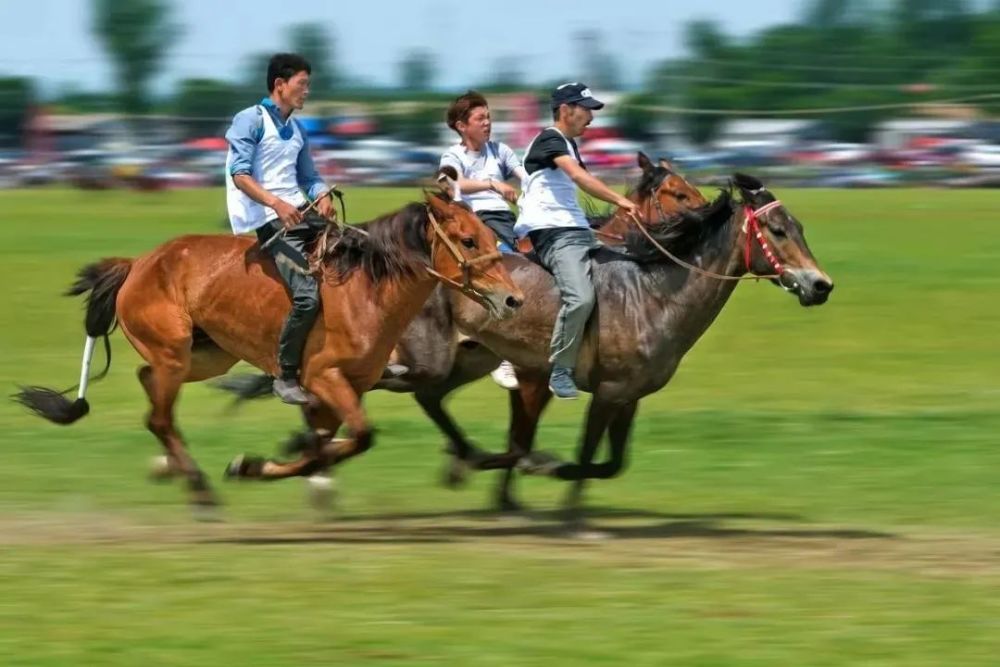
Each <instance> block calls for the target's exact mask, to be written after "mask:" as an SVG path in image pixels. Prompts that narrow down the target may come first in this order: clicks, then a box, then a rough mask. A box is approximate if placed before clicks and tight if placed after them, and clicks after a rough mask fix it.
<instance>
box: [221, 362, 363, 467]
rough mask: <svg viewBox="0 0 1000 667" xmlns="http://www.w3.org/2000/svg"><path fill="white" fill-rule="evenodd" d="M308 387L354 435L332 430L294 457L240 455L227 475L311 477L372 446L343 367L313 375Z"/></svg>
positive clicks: (357, 398)
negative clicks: (343, 435)
mask: <svg viewBox="0 0 1000 667" xmlns="http://www.w3.org/2000/svg"><path fill="white" fill-rule="evenodd" d="M307 388H308V389H309V391H310V392H312V394H313V395H314V396H316V398H318V399H319V400H320V402H321V403H323V404H324V405H325V406H326V407H327V408H329V409H330V410H331V411H332V413H333V414H334V415H336V417H337V419H339V420H340V421H341V422H343V423H344V424H345V425H346V426H347V428H348V430H349V431H350V434H351V437H349V438H340V439H338V438H333V437H332V435H333V433H331V438H330V439H329V440H327V441H323V442H320V444H317V445H316V446H314V447H307V448H306V450H305V451H303V452H302V455H301V456H300V457H299V458H298V459H297V460H295V461H287V462H283V461H275V460H273V459H264V458H260V457H252V456H245V455H241V456H238V457H237V458H236V459H234V460H233V461H232V462H231V463H230V464H229V466H228V467H227V469H226V476H227V477H239V478H244V479H259V480H275V479H285V478H287V477H309V476H312V475H314V474H316V473H317V472H321V471H323V470H325V469H326V468H328V467H330V466H333V465H336V464H338V463H340V462H342V461H345V460H347V459H349V458H352V457H354V456H357V455H358V454H360V453H362V452H365V451H367V450H368V449H370V448H371V447H372V445H373V444H374V433H373V430H372V428H371V426H370V425H369V424H368V420H367V418H366V417H365V413H364V410H363V409H362V407H361V400H360V398H359V397H358V394H357V393H356V392H355V391H354V387H352V386H351V384H350V383H349V382H348V381H347V379H346V378H344V376H343V375H342V374H341V372H340V369H337V368H329V369H327V370H326V371H324V372H323V373H321V374H319V375H317V376H316V377H315V378H314V379H312V380H311V381H310V382H309V386H308V387H307Z"/></svg>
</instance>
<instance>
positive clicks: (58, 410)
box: [15, 182, 523, 507]
mask: <svg viewBox="0 0 1000 667" xmlns="http://www.w3.org/2000/svg"><path fill="white" fill-rule="evenodd" d="M452 185H453V184H452V183H450V182H449V183H448V184H446V187H445V188H444V189H443V191H442V192H425V196H424V201H423V202H414V203H410V204H408V205H407V206H405V207H403V208H402V209H400V210H398V211H395V212H393V213H390V214H387V215H384V216H382V217H380V218H378V219H376V220H373V221H371V222H369V223H365V224H362V225H359V227H360V228H361V230H360V231H358V230H357V229H352V228H344V229H342V230H341V231H340V232H339V233H329V234H328V238H327V239H326V240H325V243H324V244H323V246H322V247H321V248H320V250H319V255H320V257H319V268H320V270H321V272H322V281H321V288H320V292H321V299H322V303H323V309H322V316H321V317H319V318H317V322H316V324H315V325H314V327H313V329H312V331H311V332H310V335H309V337H308V340H307V342H306V347H305V351H304V355H303V365H302V372H301V379H302V384H303V386H304V387H305V388H306V389H308V390H309V392H310V393H311V394H312V396H313V399H312V401H311V403H310V404H309V405H308V406H305V407H304V412H305V416H306V421H307V423H308V425H309V427H310V429H311V430H312V433H314V434H315V435H316V437H315V438H314V439H313V441H312V442H313V445H314V446H313V448H312V449H311V451H310V452H309V456H308V460H306V461H302V462H299V463H298V464H297V465H296V464H295V463H291V464H286V463H281V462H277V461H267V460H264V459H259V458H255V457H246V456H243V457H238V458H237V459H236V460H234V462H233V463H231V464H230V465H229V466H228V467H227V470H226V474H227V476H229V477H240V478H250V479H278V478H282V477H288V476H292V475H308V474H309V473H310V471H311V470H312V469H314V468H319V467H324V466H329V465H332V464H334V463H339V462H341V461H343V460H346V459H348V458H350V457H352V456H355V455H357V454H360V453H362V452H364V451H366V450H367V449H369V448H371V447H372V445H373V444H374V440H373V431H372V428H371V426H370V424H369V422H368V419H367V417H366V415H365V413H364V410H363V409H362V407H361V401H360V396H361V394H363V393H364V392H366V391H368V390H369V389H371V388H372V386H374V385H375V383H376V382H377V381H378V380H379V378H380V377H381V374H382V371H383V369H384V367H385V365H386V362H387V360H388V358H389V355H390V352H391V351H392V349H393V347H394V346H395V344H396V342H397V340H398V339H399V336H400V335H401V334H402V332H403V331H404V329H405V328H406V326H407V325H408V324H409V322H410V321H411V320H412V319H413V317H414V316H415V315H416V314H417V313H418V312H419V310H420V308H421V307H422V305H423V303H424V302H425V301H426V300H427V298H428V296H430V294H431V292H432V291H433V290H434V287H435V286H436V285H437V284H438V283H443V284H444V285H446V286H447V287H449V288H452V289H455V290H456V291H457V292H458V293H460V294H462V295H463V297H469V298H472V299H474V300H475V301H477V302H478V303H479V304H480V305H481V306H482V307H483V308H484V312H485V313H489V315H488V318H494V317H495V318H497V319H503V318H506V317H510V316H511V315H512V314H513V312H514V311H515V310H516V309H517V308H519V307H520V306H521V303H522V301H523V295H522V293H521V291H520V289H519V288H517V287H516V286H515V285H514V284H513V283H512V282H511V280H510V276H509V275H508V273H507V270H506V268H505V267H504V266H503V264H502V263H501V261H500V259H501V256H500V254H499V253H498V252H496V237H495V236H494V234H493V232H492V231H490V230H489V228H487V227H486V226H485V225H484V224H483V223H482V222H481V221H480V220H479V219H478V218H477V217H476V216H475V214H473V213H472V211H471V210H470V209H469V208H468V207H467V206H465V205H463V204H459V203H456V202H453V201H452V200H451V197H450V196H449V187H450V186H452ZM331 230H332V227H331V228H328V232H330V231H331ZM67 294H68V295H72V296H78V295H84V294H85V295H87V310H86V322H85V328H86V333H87V339H86V344H85V349H84V360H83V369H82V371H81V383H80V385H79V391H78V395H77V399H76V400H75V401H72V402H71V401H70V400H68V399H67V398H66V397H65V396H64V394H66V393H69V392H70V391H72V389H76V387H73V388H72V389H69V390H66V391H65V392H56V391H53V390H51V389H45V388H43V387H27V388H22V390H21V391H20V393H18V394H17V395H16V396H15V399H16V400H17V401H19V402H20V403H22V404H23V405H25V406H26V407H27V408H29V409H30V410H32V411H34V412H35V413H37V414H39V415H40V416H42V417H44V418H46V419H48V420H50V421H52V422H55V423H58V424H71V423H74V422H76V421H77V420H79V419H80V418H81V417H83V416H85V415H86V414H87V413H88V412H89V411H90V406H89V404H88V402H87V400H86V398H85V393H86V389H87V385H88V373H89V368H90V363H91V358H92V355H93V350H94V345H95V341H96V340H97V339H99V338H102V337H103V338H104V344H105V347H106V350H107V354H108V359H107V367H106V368H105V369H104V373H102V374H101V375H100V376H98V378H95V379H99V378H100V377H103V376H104V374H106V373H107V371H108V367H110V364H111V357H110V346H109V343H108V336H109V335H110V334H111V332H112V331H113V329H114V326H115V323H116V321H117V324H118V325H120V327H121V329H122V332H123V333H124V334H125V337H126V338H127V339H128V341H129V342H130V343H131V344H132V347H134V348H135V350H136V351H137V352H138V353H139V355H140V356H141V357H142V358H143V359H144V360H145V362H146V365H144V366H142V367H141V368H140V369H139V372H138V376H139V382H140V384H141V385H142V387H143V389H144V390H145V392H146V394H147V396H148V397H149V401H150V403H151V406H152V408H151V412H150V414H149V417H148V420H147V426H148V428H149V430H150V431H151V432H152V433H153V434H154V435H155V436H156V438H157V439H158V440H159V441H160V443H161V444H162V445H163V447H164V449H165V450H166V453H167V462H168V466H169V468H170V472H172V473H174V474H179V475H182V476H184V477H185V478H186V479H187V482H188V487H189V490H190V500H191V502H192V503H193V504H194V505H195V506H196V507H211V506H214V505H216V504H217V502H218V501H217V499H216V496H215V494H214V492H213V490H212V488H211V486H210V485H209V483H208V481H207V479H206V477H205V475H204V473H203V472H202V471H201V469H200V468H199V466H198V464H197V463H196V462H195V460H194V458H193V457H192V456H191V455H190V453H189V452H188V450H187V448H186V446H185V443H184V441H183V439H182V438H181V435H180V433H179V431H178V430H177V427H176V423H175V419H174V414H173V411H174V404H175V402H176V400H177V397H178V393H179V391H180V388H181V385H182V384H184V383H186V382H198V381H201V380H205V379H208V378H211V377H215V376H218V375H221V374H224V373H226V372H227V371H228V370H229V369H230V368H232V366H233V365H234V364H236V363H237V361H239V360H244V361H247V362H249V363H251V364H253V365H254V366H256V367H257V368H259V369H261V370H263V371H265V372H267V373H270V374H274V373H276V372H277V370H278V369H277V355H276V353H275V351H276V350H277V345H278V337H279V333H280V331H281V327H282V324H283V322H284V319H285V316H286V315H287V313H288V311H289V309H290V307H291V302H290V299H289V296H288V292H287V290H286V289H285V288H284V287H283V285H282V283H281V281H280V279H279V277H278V273H277V269H276V268H275V265H274V262H273V260H272V259H271V258H270V257H269V256H268V255H267V253H266V252H263V251H262V250H261V248H260V247H259V244H257V242H256V240H254V239H250V238H246V237H234V236H221V235H215V236H194V235H192V236H183V237H180V238H177V239H174V240H171V241H168V242H166V243H164V244H162V245H160V246H159V247H157V248H156V249H154V250H153V251H152V252H150V253H149V254H146V255H144V256H141V257H139V258H136V259H126V258H119V257H116V258H110V259H104V260H101V261H99V262H97V263H94V264H91V265H88V266H86V267H84V268H83V269H81V270H80V272H79V275H78V280H77V281H76V283H74V285H73V286H72V287H71V288H70V290H69V291H68V292H67ZM342 424H343V425H346V427H347V429H348V431H349V434H350V437H348V438H345V439H340V440H334V439H333V434H335V433H336V431H337V429H338V428H339V427H340V426H341V425H342ZM303 458H304V459H305V458H307V457H303Z"/></svg>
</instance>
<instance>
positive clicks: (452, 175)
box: [437, 166, 462, 201]
mask: <svg viewBox="0 0 1000 667" xmlns="http://www.w3.org/2000/svg"><path fill="white" fill-rule="evenodd" d="M437 182H438V185H439V186H440V187H441V192H442V193H444V194H445V195H446V196H448V197H451V198H452V199H454V200H455V201H461V200H462V189H461V188H460V187H459V186H458V172H457V171H455V168H454V167H451V166H445V167H441V168H440V169H438V176H437Z"/></svg>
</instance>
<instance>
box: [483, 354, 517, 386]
mask: <svg viewBox="0 0 1000 667" xmlns="http://www.w3.org/2000/svg"><path fill="white" fill-rule="evenodd" d="M490 377H491V378H493V381H494V382H496V383H497V384H498V385H500V386H501V387H503V388H504V389H510V390H514V389H517V387H518V384H517V374H516V373H514V366H513V364H511V363H510V362H509V361H503V362H500V365H499V366H497V367H496V368H494V369H493V372H492V373H490Z"/></svg>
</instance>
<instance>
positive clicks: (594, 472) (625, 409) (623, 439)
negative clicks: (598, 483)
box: [589, 401, 638, 479]
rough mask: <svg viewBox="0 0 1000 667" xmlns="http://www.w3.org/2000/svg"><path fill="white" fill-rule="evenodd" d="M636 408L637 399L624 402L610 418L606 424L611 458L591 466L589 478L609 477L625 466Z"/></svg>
mask: <svg viewBox="0 0 1000 667" xmlns="http://www.w3.org/2000/svg"><path fill="white" fill-rule="evenodd" d="M637 408H638V401H631V402H629V403H626V404H625V405H623V406H622V407H621V408H620V409H619V410H618V414H616V415H615V416H614V418H613V419H612V420H611V423H610V424H609V425H608V440H609V442H610V444H611V458H610V459H609V460H607V461H605V462H604V463H600V464H597V465H593V466H591V474H590V475H589V477H590V478H591V479H610V478H612V477H614V476H616V475H618V473H620V472H621V471H622V468H624V467H625V453H626V451H627V449H628V441H629V436H630V435H631V433H632V424H633V423H635V413H636V409H637Z"/></svg>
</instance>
